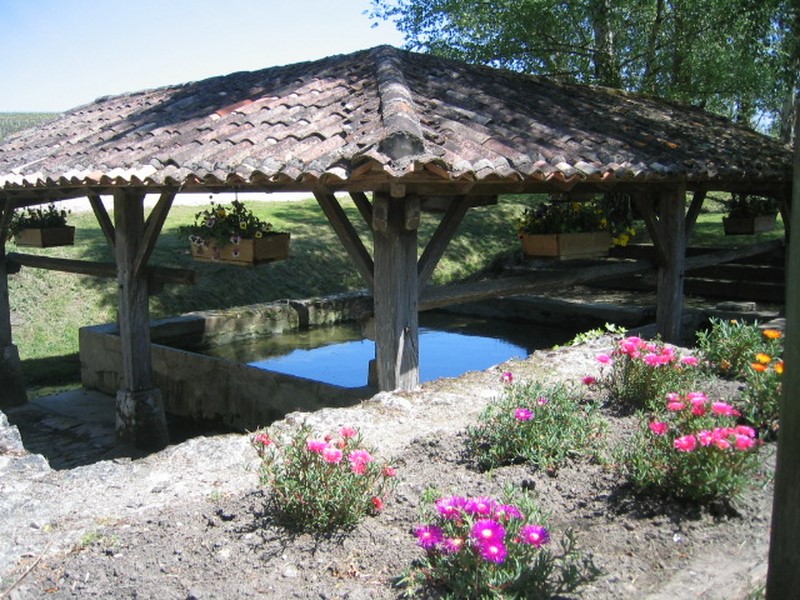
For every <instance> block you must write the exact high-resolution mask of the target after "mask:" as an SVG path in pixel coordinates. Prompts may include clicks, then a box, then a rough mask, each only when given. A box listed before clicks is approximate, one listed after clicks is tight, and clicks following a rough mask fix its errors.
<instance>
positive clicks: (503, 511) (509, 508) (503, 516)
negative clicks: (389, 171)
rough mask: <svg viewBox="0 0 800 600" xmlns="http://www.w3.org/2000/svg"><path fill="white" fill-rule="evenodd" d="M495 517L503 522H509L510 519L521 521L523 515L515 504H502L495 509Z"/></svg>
mask: <svg viewBox="0 0 800 600" xmlns="http://www.w3.org/2000/svg"><path fill="white" fill-rule="evenodd" d="M494 517H495V518H496V519H500V520H501V521H508V520H509V519H521V518H522V513H521V512H520V510H519V509H518V508H517V507H516V506H514V505H513V504H501V505H500V506H498V507H497V509H495V511H494Z"/></svg>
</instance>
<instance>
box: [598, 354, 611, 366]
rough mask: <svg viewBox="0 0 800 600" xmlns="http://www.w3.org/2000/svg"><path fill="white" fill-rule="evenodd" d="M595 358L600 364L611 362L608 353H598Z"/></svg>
mask: <svg viewBox="0 0 800 600" xmlns="http://www.w3.org/2000/svg"><path fill="white" fill-rule="evenodd" d="M596 359H597V362H599V363H600V364H601V365H608V364H611V357H610V356H609V355H608V354H598V355H597V356H596Z"/></svg>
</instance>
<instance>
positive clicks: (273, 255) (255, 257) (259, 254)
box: [191, 233, 290, 266]
mask: <svg viewBox="0 0 800 600" xmlns="http://www.w3.org/2000/svg"><path fill="white" fill-rule="evenodd" d="M289 237H290V235H289V234H288V233H267V234H266V235H264V237H261V238H256V239H253V240H242V241H241V242H240V243H239V244H227V245H225V246H223V247H222V248H217V243H216V242H215V241H211V242H209V243H208V244H207V245H206V244H192V245H191V249H192V257H193V258H194V259H195V260H200V261H208V262H223V263H230V264H232V265H239V266H252V265H257V264H260V263H265V262H273V261H276V260H283V259H285V258H288V257H289Z"/></svg>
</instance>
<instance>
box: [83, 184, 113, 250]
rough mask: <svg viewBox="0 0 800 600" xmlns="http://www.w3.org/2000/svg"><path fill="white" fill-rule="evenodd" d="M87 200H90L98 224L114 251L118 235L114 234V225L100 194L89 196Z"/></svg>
mask: <svg viewBox="0 0 800 600" xmlns="http://www.w3.org/2000/svg"><path fill="white" fill-rule="evenodd" d="M87 198H89V204H90V205H91V207H92V210H93V211H94V216H95V217H96V218H97V223H98V224H99V225H100V229H101V230H102V232H103V235H105V236H106V241H107V242H108V246H109V247H110V248H111V249H112V250H113V249H114V247H115V245H116V234H115V232H114V224H113V223H112V222H111V217H109V216H108V211H107V210H106V207H105V206H104V205H103V201H102V200H101V199H100V196H99V195H98V194H89V195H88V196H87Z"/></svg>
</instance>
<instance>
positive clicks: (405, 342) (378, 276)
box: [373, 194, 419, 391]
mask: <svg viewBox="0 0 800 600" xmlns="http://www.w3.org/2000/svg"><path fill="white" fill-rule="evenodd" d="M374 202H375V204H376V205H380V204H384V205H385V206H387V207H388V212H387V217H388V218H387V227H386V230H385V231H383V230H381V231H376V232H375V286H374V290H373V298H374V306H375V309H374V310H375V354H376V362H377V368H378V387H379V388H380V390H381V391H389V390H395V389H401V390H412V389H414V388H415V387H417V386H418V385H419V313H418V296H419V292H418V289H417V285H418V277H417V230H416V229H408V228H406V211H405V209H404V207H403V201H402V200H399V201H398V200H395V201H391V202H390V201H389V198H386V197H385V196H383V195H382V194H376V195H375V196H374Z"/></svg>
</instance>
